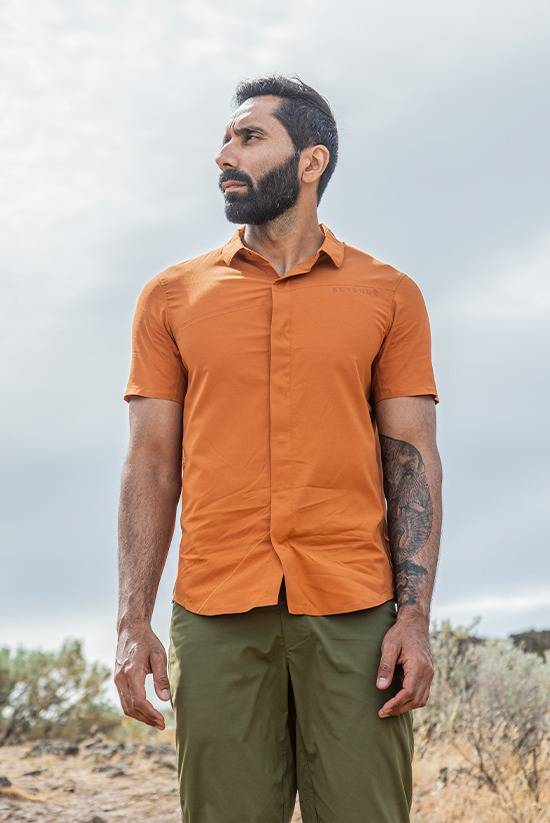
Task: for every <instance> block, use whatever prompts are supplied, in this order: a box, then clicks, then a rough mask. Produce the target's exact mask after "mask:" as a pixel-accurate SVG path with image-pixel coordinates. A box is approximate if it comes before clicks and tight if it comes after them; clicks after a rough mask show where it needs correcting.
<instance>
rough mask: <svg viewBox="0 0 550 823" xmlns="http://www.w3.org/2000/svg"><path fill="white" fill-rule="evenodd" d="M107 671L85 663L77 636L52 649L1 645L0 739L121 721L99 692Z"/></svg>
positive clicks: (67, 733)
mask: <svg viewBox="0 0 550 823" xmlns="http://www.w3.org/2000/svg"><path fill="white" fill-rule="evenodd" d="M110 676H111V672H110V671H109V669H108V668H107V667H106V666H103V665H101V664H99V663H86V661H85V659H84V656H83V653H82V643H81V641H79V640H66V641H65V642H64V643H63V644H62V646H61V649H60V650H59V651H57V652H47V651H41V650H35V649H31V650H27V649H24V648H23V647H21V646H18V647H17V649H16V650H15V651H13V652H12V651H11V650H10V649H9V648H7V647H3V648H0V745H5V744H6V743H20V742H23V741H25V740H35V739H38V738H41V739H48V738H53V737H55V738H59V739H64V740H74V741H78V740H81V739H83V738H85V737H87V736H88V735H89V734H90V733H91V731H92V730H93V731H98V732H103V733H108V732H110V731H111V730H112V729H114V728H115V727H116V726H118V724H119V723H120V711H119V710H117V709H116V708H115V707H114V706H113V705H112V704H111V703H109V702H108V701H107V700H106V699H105V697H104V695H103V689H104V684H105V681H106V680H107V679H108V678H110Z"/></svg>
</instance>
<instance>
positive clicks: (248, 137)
mask: <svg viewBox="0 0 550 823" xmlns="http://www.w3.org/2000/svg"><path fill="white" fill-rule="evenodd" d="M257 136H258V135H257V134H247V135H246V139H247V140H250V138H251V137H257Z"/></svg>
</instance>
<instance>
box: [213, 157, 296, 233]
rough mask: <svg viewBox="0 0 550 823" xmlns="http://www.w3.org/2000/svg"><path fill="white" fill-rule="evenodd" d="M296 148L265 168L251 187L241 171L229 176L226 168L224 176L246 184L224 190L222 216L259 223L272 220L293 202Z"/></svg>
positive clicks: (232, 221) (294, 200)
mask: <svg viewBox="0 0 550 823" xmlns="http://www.w3.org/2000/svg"><path fill="white" fill-rule="evenodd" d="M299 160H300V152H298V151H295V152H294V154H292V155H291V156H290V157H289V159H288V160H285V161H284V163H281V164H280V165H279V166H276V167H275V168H273V169H270V171H268V172H266V174H264V176H263V177H261V178H260V179H259V180H258V185H257V187H256V188H255V187H254V186H253V184H252V182H251V181H250V180H249V179H246V180H245V179H244V178H243V175H241V174H239V175H238V176H237V177H232V176H231V173H230V172H226V175H225V178H226V179H227V180H230V179H231V180H239V182H243V183H245V185H246V187H247V188H246V189H243V191H244V192H245V193H244V194H243V191H241V190H237V189H235V191H234V192H233V191H231V189H229V190H228V192H227V193H226V194H225V195H224V197H225V216H226V217H227V219H228V220H229V222H230V223H249V224H251V225H254V226H259V225H261V224H262V223H267V222H268V220H274V219H275V218H276V217H279V215H280V214H283V212H285V211H287V209H289V208H291V206H293V205H294V204H295V203H296V200H297V199H298V195H299V194H300V185H299V182H298V163H299Z"/></svg>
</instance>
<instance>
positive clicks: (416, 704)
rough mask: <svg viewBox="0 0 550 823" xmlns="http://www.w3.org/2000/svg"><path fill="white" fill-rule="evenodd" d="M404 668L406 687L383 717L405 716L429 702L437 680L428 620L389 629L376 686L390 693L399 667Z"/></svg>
mask: <svg viewBox="0 0 550 823" xmlns="http://www.w3.org/2000/svg"><path fill="white" fill-rule="evenodd" d="M396 663H399V664H401V665H402V666H403V673H404V676H403V684H402V688H401V690H400V691H399V692H397V694H396V695H395V696H394V697H392V698H391V700H388V701H387V702H386V703H384V705H383V706H382V708H381V709H380V710H379V712H378V716H379V717H391V716H392V715H398V714H403V712H407V711H409V710H410V709H418V708H420V707H421V706H425V705H426V703H427V702H428V697H429V694H430V687H431V684H432V680H433V676H434V666H433V659H432V654H431V650H430V637H429V633H428V629H427V628H426V625H425V621H424V620H414V619H412V618H409V617H407V618H403V619H401V620H400V619H399V616H398V617H397V620H396V621H395V623H394V624H393V626H391V628H389V629H388V631H387V632H386V634H385V635H384V640H383V641H382V655H381V658H380V665H379V667H378V674H377V680H376V685H377V686H378V688H379V689H387V688H388V686H389V685H390V684H391V682H392V680H393V676H394V671H395V665H396Z"/></svg>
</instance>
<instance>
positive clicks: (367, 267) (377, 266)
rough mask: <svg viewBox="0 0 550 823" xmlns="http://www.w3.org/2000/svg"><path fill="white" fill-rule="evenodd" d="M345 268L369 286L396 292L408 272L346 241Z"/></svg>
mask: <svg viewBox="0 0 550 823" xmlns="http://www.w3.org/2000/svg"><path fill="white" fill-rule="evenodd" d="M345 269H346V270H347V271H348V272H349V273H350V274H351V275H352V276H357V277H359V278H364V279H365V280H366V281H368V284H369V286H373V287H375V288H378V289H386V290H388V291H390V292H394V291H395V289H396V288H397V286H398V285H399V283H400V282H401V280H402V279H403V277H406V276H407V275H406V273H405V272H404V271H402V270H401V269H399V268H398V267H397V266H395V265H392V264H391V263H388V261H387V260H382V259H381V258H380V257H377V256H376V255H374V254H372V253H371V252H368V251H366V250H365V249H362V248H359V247H358V246H353V245H351V244H350V243H346V255H345Z"/></svg>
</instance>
